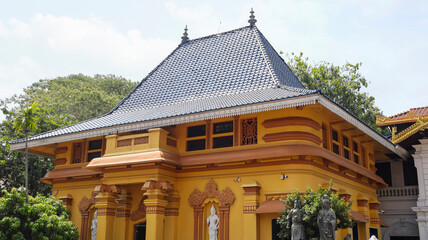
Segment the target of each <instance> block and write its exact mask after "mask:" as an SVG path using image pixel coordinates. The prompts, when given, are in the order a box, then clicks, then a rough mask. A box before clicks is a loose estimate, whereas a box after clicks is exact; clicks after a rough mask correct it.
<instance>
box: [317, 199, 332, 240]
mask: <svg viewBox="0 0 428 240" xmlns="http://www.w3.org/2000/svg"><path fill="white" fill-rule="evenodd" d="M317 223H318V228H319V230H320V240H334V239H335V236H334V233H335V232H336V214H335V213H334V211H333V210H332V209H331V208H330V199H329V198H328V196H327V195H325V194H324V196H323V197H322V209H321V210H320V211H319V212H318V219H317Z"/></svg>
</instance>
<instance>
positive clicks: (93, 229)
mask: <svg viewBox="0 0 428 240" xmlns="http://www.w3.org/2000/svg"><path fill="white" fill-rule="evenodd" d="M97 212H98V210H95V212H94V219H92V223H91V240H97V224H98V220H97V215H98V213H97Z"/></svg>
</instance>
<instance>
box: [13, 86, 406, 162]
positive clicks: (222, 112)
mask: <svg viewBox="0 0 428 240" xmlns="http://www.w3.org/2000/svg"><path fill="white" fill-rule="evenodd" d="M317 102H318V103H319V104H321V105H322V106H324V107H325V108H327V109H328V110H330V111H331V112H333V113H335V114H337V115H338V116H339V117H341V118H343V119H344V120H345V121H347V122H349V123H350V124H351V125H353V126H355V127H356V128H358V129H359V130H360V131H362V132H364V133H365V134H367V135H368V136H369V137H371V138H372V139H374V140H375V141H376V142H378V143H379V144H381V145H382V146H384V147H385V148H387V149H389V150H390V151H392V152H393V153H395V154H397V155H398V156H400V157H401V158H403V159H408V158H409V157H410V154H409V153H408V152H407V150H405V149H404V148H402V147H401V146H399V145H395V144H393V143H392V142H390V141H389V140H388V139H387V138H385V137H384V136H382V135H381V134H380V133H378V132H377V131H376V130H374V129H373V128H371V127H370V126H368V125H367V124H366V123H364V122H363V121H361V120H360V119H359V118H357V117H356V116H354V115H353V114H351V113H350V112H349V111H348V110H346V109H345V108H343V107H342V106H340V105H339V104H337V103H335V102H334V101H332V100H331V99H329V98H328V97H326V96H324V95H323V94H322V93H321V92H320V91H317V92H315V93H311V94H307V95H303V96H297V97H290V98H286V99H281V100H276V101H267V102H261V103H256V104H248V105H242V106H236V107H230V108H224V109H216V110H210V111H203V112H198V113H192V114H186V115H180V116H175V117H169V118H163V119H156V120H151V121H144V122H137V123H132V124H124V125H116V126H111V127H106V128H99V129H93V130H89V131H83V132H77V133H70V134H65V135H60V136H54V137H49V138H44V139H37V140H33V141H29V142H28V147H30V148H31V147H37V146H43V145H48V144H54V143H60V142H68V141H75V140H79V139H85V138H93V137H99V136H107V135H113V134H117V133H124V132H130V131H139V130H146V129H150V128H158V127H164V126H170V125H178V124H184V123H189V122H196V121H203V120H208V119H216V118H223V117H230V116H237V115H243V114H250V113H256V112H264V111H271V110H277V109H286V108H292V107H299V106H306V105H313V104H315V103H317ZM24 148H25V142H19V143H11V145H10V149H11V150H15V151H19V150H23V149H24Z"/></svg>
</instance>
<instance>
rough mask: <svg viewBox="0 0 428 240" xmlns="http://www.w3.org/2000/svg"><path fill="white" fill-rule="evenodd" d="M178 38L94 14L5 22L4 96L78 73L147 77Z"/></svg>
mask: <svg viewBox="0 0 428 240" xmlns="http://www.w3.org/2000/svg"><path fill="white" fill-rule="evenodd" d="M177 44H178V42H176V41H171V40H167V39H161V38H155V37H153V38H143V37H142V36H141V33H140V31H138V30H135V29H130V30H127V31H119V30H118V29H116V28H115V27H114V26H112V25H111V24H110V23H107V22H105V21H103V20H102V19H99V18H96V17H93V18H90V19H79V18H72V17H65V16H59V17H58V16H54V15H44V14H36V15H35V16H34V17H33V18H31V19H30V20H28V21H26V22H24V21H20V20H18V19H15V18H12V19H10V20H9V21H8V22H7V23H6V24H3V23H2V22H0V56H7V57H8V58H7V59H6V58H4V57H0V89H1V90H0V98H5V97H9V96H10V95H11V94H12V93H17V92H19V91H20V90H21V89H22V88H24V87H26V86H29V85H30V84H31V83H32V82H35V81H37V80H39V79H42V78H53V77H57V76H64V75H69V74H74V73H84V74H89V75H92V74H96V73H101V74H108V73H113V74H116V75H122V76H124V77H127V78H131V79H132V80H134V81H139V80H141V79H142V78H143V77H144V76H145V74H147V73H148V72H149V71H150V70H151V69H152V68H154V67H155V66H156V65H157V64H158V63H159V62H160V61H161V60H162V59H163V58H165V57H166V56H167V55H168V53H170V52H171V51H172V50H173V49H174V48H175V47H176V46H177Z"/></svg>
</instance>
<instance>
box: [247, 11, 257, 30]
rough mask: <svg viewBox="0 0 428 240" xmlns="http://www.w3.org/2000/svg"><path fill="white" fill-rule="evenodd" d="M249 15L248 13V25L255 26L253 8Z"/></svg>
mask: <svg viewBox="0 0 428 240" xmlns="http://www.w3.org/2000/svg"><path fill="white" fill-rule="evenodd" d="M250 13H251V15H250V20H248V22H249V23H250V26H255V25H256V22H257V20H256V17H254V11H253V8H251V12H250Z"/></svg>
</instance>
